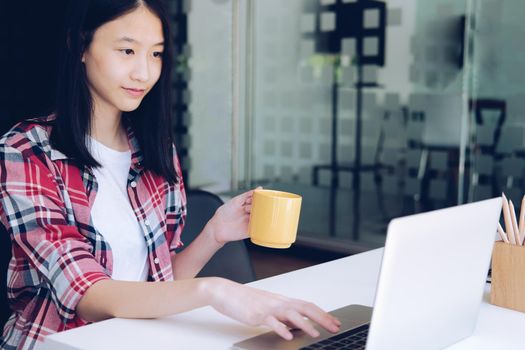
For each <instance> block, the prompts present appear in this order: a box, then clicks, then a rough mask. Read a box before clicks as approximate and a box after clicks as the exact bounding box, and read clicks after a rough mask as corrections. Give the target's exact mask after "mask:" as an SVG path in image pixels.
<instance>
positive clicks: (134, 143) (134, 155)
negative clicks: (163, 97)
mask: <svg viewBox="0 0 525 350" xmlns="http://www.w3.org/2000/svg"><path fill="white" fill-rule="evenodd" d="M55 119H56V116H55V115H53V114H52V115H50V116H48V117H46V118H45V121H46V122H51V121H53V120H55ZM122 121H123V122H124V126H125V128H126V133H127V136H128V146H129V149H130V151H131V168H130V175H129V176H130V179H131V178H135V177H136V176H137V175H139V174H140V172H141V171H142V170H144V167H143V165H142V163H143V160H144V157H143V155H142V151H141V150H140V147H139V142H138V140H137V137H136V136H135V133H134V132H133V130H132V128H131V126H130V124H129V120H128V118H127V117H124V118H123V119H122ZM44 151H45V152H46V153H47V154H48V156H49V158H50V159H51V160H52V161H57V160H68V159H71V157H69V156H67V155H66V154H64V153H62V152H60V151H59V150H57V149H54V148H52V147H51V145H47V147H44ZM89 172H90V173H91V171H90V170H89Z"/></svg>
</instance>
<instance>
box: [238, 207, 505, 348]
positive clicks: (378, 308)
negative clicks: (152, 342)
mask: <svg viewBox="0 0 525 350" xmlns="http://www.w3.org/2000/svg"><path fill="white" fill-rule="evenodd" d="M500 212H501V199H500V198H494V199H489V200H485V201H481V202H476V203H471V204H466V205H461V206H457V207H452V208H447V209H441V210H436V211H432V212H428V213H423V214H416V215H411V216H407V217H402V218H398V219H394V220H392V221H391V222H390V224H389V226H388V234H387V239H386V244H385V250H384V253H383V261H382V264H381V273H380V276H379V282H378V286H377V290H376V297H375V302H374V308H373V312H372V308H370V307H366V306H363V305H349V306H346V307H343V308H341V309H337V310H334V311H332V312H331V313H332V314H333V315H335V316H336V317H338V318H339V319H340V320H341V322H342V326H341V332H340V333H338V334H336V335H333V334H329V333H327V332H325V331H321V334H322V336H321V337H319V338H315V339H314V338H311V337H309V336H308V335H306V334H304V333H303V332H301V331H294V339H293V340H291V341H286V340H284V339H282V338H280V337H279V336H278V335H277V334H275V333H273V332H268V333H265V334H262V335H259V336H256V337H253V338H250V339H248V340H245V341H242V342H239V343H236V344H234V346H233V347H234V348H235V349H246V350H259V349H260V350H263V349H273V350H280V349H282V350H285V349H286V350H288V349H317V348H321V347H320V346H318V345H314V344H316V343H317V344H318V343H324V344H326V345H329V344H328V343H332V347H331V348H335V349H339V348H345V349H360V348H361V349H364V348H365V344H366V349H368V350H386V349H389V350H390V349H404V350H409V349H417V350H420V349H442V348H444V347H447V346H449V345H451V344H453V343H455V342H457V341H459V340H461V339H463V338H465V337H468V336H470V335H471V334H472V332H473V331H474V328H475V326H476V321H477V316H478V311H479V307H480V304H481V300H482V296H483V289H484V285H485V281H486V277H487V271H488V269H489V264H490V258H491V252H492V246H493V244H494V238H495V235H496V229H497V224H498V221H499V217H500ZM345 283H347V282H346V281H345ZM334 288H337V286H334ZM348 334H350V335H349V336H348ZM334 341H335V342H334ZM352 343H355V344H353V345H352ZM343 344H344V345H343ZM352 346H353V347H352Z"/></svg>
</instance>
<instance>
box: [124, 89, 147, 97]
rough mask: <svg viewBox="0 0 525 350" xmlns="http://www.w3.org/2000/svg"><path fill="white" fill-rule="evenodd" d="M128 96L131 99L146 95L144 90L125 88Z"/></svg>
mask: <svg viewBox="0 0 525 350" xmlns="http://www.w3.org/2000/svg"><path fill="white" fill-rule="evenodd" d="M123 89H124V90H125V91H126V92H127V93H128V95H130V96H131V97H142V96H143V95H144V91H145V90H144V89H132V88H123Z"/></svg>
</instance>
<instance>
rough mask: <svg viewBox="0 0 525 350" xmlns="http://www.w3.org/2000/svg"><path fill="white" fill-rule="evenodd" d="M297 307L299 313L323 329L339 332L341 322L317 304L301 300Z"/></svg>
mask: <svg viewBox="0 0 525 350" xmlns="http://www.w3.org/2000/svg"><path fill="white" fill-rule="evenodd" d="M298 309H299V311H300V312H301V314H303V315H304V316H306V317H308V318H309V319H311V320H312V321H314V322H315V323H317V324H319V325H320V326H321V327H323V328H324V329H326V330H328V331H330V332H333V333H336V332H339V326H341V322H340V321H339V320H338V319H337V318H335V317H334V316H332V315H330V314H329V313H327V312H325V311H324V310H322V309H321V308H320V307H319V306H317V305H315V304H312V303H308V302H301V304H300V306H299V308H298Z"/></svg>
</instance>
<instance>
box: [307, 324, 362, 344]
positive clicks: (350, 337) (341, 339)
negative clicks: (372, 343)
mask: <svg viewBox="0 0 525 350" xmlns="http://www.w3.org/2000/svg"><path fill="white" fill-rule="evenodd" d="M369 327H370V325H369V324H365V325H362V326H359V327H357V328H353V329H350V330H348V331H346V332H343V333H340V334H337V335H334V336H333V337H330V338H327V339H324V340H322V341H320V342H318V343H313V344H310V345H308V346H306V347H304V348H301V349H300V350H314V349H315V350H320V349H323V350H336V349H337V350H341V349H352V350H357V349H364V348H365V345H366V338H367V337H368V328H369Z"/></svg>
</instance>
